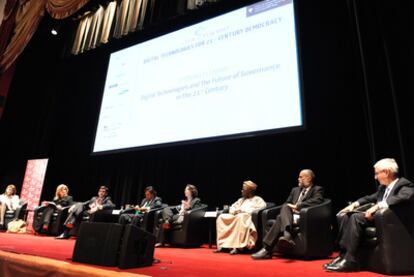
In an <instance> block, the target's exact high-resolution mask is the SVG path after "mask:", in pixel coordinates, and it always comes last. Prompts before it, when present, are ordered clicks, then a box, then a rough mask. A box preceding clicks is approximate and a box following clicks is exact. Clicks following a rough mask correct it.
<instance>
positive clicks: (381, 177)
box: [324, 158, 414, 272]
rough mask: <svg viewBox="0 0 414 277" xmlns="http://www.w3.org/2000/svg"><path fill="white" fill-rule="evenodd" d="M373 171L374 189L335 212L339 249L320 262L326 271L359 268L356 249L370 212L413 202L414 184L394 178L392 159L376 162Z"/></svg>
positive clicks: (394, 170) (369, 217)
mask: <svg viewBox="0 0 414 277" xmlns="http://www.w3.org/2000/svg"><path fill="white" fill-rule="evenodd" d="M374 170H375V179H376V180H377V181H378V182H379V183H380V186H379V187H378V190H377V191H376V192H375V193H373V194H371V195H367V196H365V197H362V198H360V199H358V200H357V201H355V202H353V203H352V204H350V205H349V206H347V207H345V208H344V209H342V210H341V211H340V212H339V213H338V217H337V218H338V225H339V245H340V247H341V250H340V254H339V255H338V256H337V257H336V258H335V259H333V260H332V261H331V262H330V263H328V264H325V265H324V269H325V270H327V271H336V272H351V271H357V270H359V263H358V259H357V251H358V247H359V244H360V239H361V236H362V235H363V232H364V230H365V228H366V227H367V226H369V225H373V216H374V214H375V213H376V212H377V211H379V210H381V209H387V208H390V209H392V208H394V207H397V206H398V205H401V204H404V203H407V201H414V184H413V183H412V182H410V181H409V180H407V179H405V178H398V164H397V162H396V161H395V160H394V159H389V158H387V159H382V160H380V161H378V162H377V163H376V164H375V165H374ZM364 207H366V208H365V209H364ZM357 209H359V211H358V210H357Z"/></svg>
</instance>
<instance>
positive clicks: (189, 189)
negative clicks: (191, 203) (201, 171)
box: [184, 184, 198, 199]
mask: <svg viewBox="0 0 414 277" xmlns="http://www.w3.org/2000/svg"><path fill="white" fill-rule="evenodd" d="M184 194H185V197H187V199H191V198H195V197H197V196H198V190H197V187H196V186H194V185H191V184H188V185H187V186H185V190H184Z"/></svg>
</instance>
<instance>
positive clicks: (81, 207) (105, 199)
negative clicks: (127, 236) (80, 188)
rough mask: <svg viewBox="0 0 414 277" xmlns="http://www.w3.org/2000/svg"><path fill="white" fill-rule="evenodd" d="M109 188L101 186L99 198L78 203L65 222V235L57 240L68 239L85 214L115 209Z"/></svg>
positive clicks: (70, 209)
mask: <svg viewBox="0 0 414 277" xmlns="http://www.w3.org/2000/svg"><path fill="white" fill-rule="evenodd" d="M108 190H109V189H108V187H106V186H101V187H100V188H99V191H98V196H94V197H92V198H91V199H90V200H88V201H86V202H80V203H76V204H75V205H73V206H71V207H70V208H69V215H68V217H67V219H66V221H65V224H64V228H65V230H64V231H63V233H62V234H61V235H60V236H58V237H56V238H57V239H68V238H69V237H70V235H69V232H70V229H72V228H73V227H74V226H75V224H77V223H79V222H80V221H81V219H82V216H83V214H84V213H88V214H93V213H95V212H97V211H100V210H107V209H113V208H115V204H114V203H112V200H111V197H110V196H108Z"/></svg>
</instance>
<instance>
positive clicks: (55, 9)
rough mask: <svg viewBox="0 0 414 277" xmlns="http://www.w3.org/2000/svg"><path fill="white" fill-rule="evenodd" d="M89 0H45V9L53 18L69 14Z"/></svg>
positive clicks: (64, 16)
mask: <svg viewBox="0 0 414 277" xmlns="http://www.w3.org/2000/svg"><path fill="white" fill-rule="evenodd" d="M88 2H89V0H47V4H46V10H47V11H48V13H49V14H50V16H52V17H53V18H55V19H63V18H66V17H68V16H71V15H72V14H74V13H75V12H77V11H78V10H79V9H80V8H82V7H83V6H84V5H85V4H86V3H88Z"/></svg>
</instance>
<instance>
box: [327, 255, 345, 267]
mask: <svg viewBox="0 0 414 277" xmlns="http://www.w3.org/2000/svg"><path fill="white" fill-rule="evenodd" d="M342 259H343V257H342V256H341V255H338V256H337V257H336V258H335V259H333V260H332V261H330V262H329V263H327V264H324V265H323V268H324V269H326V267H328V266H333V265H335V264H337V263H338V262H339V261H341V260H342Z"/></svg>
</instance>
